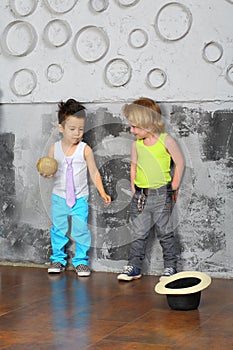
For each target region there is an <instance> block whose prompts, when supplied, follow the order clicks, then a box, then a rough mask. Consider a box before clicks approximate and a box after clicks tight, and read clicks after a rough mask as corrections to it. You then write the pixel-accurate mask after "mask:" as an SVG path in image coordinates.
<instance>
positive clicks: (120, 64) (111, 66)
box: [104, 58, 132, 87]
mask: <svg viewBox="0 0 233 350" xmlns="http://www.w3.org/2000/svg"><path fill="white" fill-rule="evenodd" d="M104 74H105V79H106V82H107V84H108V85H110V86H114V87H119V86H124V85H125V84H127V83H128V82H129V80H130V78H131V74H132V69H131V66H130V64H129V63H128V62H127V61H126V60H124V59H122V58H114V59H112V60H111V61H109V62H108V63H107V65H106V66H105V70H104Z"/></svg>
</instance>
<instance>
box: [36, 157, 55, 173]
mask: <svg viewBox="0 0 233 350" xmlns="http://www.w3.org/2000/svg"><path fill="white" fill-rule="evenodd" d="M36 167H37V170H38V172H39V173H40V174H42V175H44V176H51V175H54V174H55V173H56V171H57V168H58V164H57V161H56V159H54V158H50V157H42V158H40V159H39V160H38V162H37V165H36Z"/></svg>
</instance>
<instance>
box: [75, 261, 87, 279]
mask: <svg viewBox="0 0 233 350" xmlns="http://www.w3.org/2000/svg"><path fill="white" fill-rule="evenodd" d="M75 272H76V273H77V275H78V276H79V277H88V276H90V274H91V270H90V269H89V267H88V266H87V265H84V264H80V265H78V266H76V267H75Z"/></svg>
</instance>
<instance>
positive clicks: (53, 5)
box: [45, 0, 78, 13]
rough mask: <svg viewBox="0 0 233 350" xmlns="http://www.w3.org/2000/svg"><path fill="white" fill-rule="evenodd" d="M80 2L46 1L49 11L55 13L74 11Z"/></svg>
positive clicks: (73, 0)
mask: <svg viewBox="0 0 233 350" xmlns="http://www.w3.org/2000/svg"><path fill="white" fill-rule="evenodd" d="M77 1H78V0H45V4H46V5H47V7H48V9H49V10H50V11H51V12H54V13H66V12H69V11H70V10H72V8H73V7H74V6H75V5H76V3H77Z"/></svg>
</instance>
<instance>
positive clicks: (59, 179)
mask: <svg viewBox="0 0 233 350" xmlns="http://www.w3.org/2000/svg"><path fill="white" fill-rule="evenodd" d="M85 147H86V143H85V142H83V141H80V142H79V144H78V145H77V148H76V150H75V152H74V153H73V154H72V156H70V157H67V156H66V155H65V154H64V152H63V149H62V144H61V140H60V141H58V142H56V143H55V144H54V158H55V159H56V161H57V162H58V170H57V172H56V174H55V175H54V187H53V193H54V194H56V195H57V196H59V197H62V198H66V169H67V162H66V158H72V159H73V162H72V166H73V175H74V186H75V196H76V198H80V197H83V196H87V195H88V194H89V189H88V183H87V163H86V160H85V159H84V149H85Z"/></svg>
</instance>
